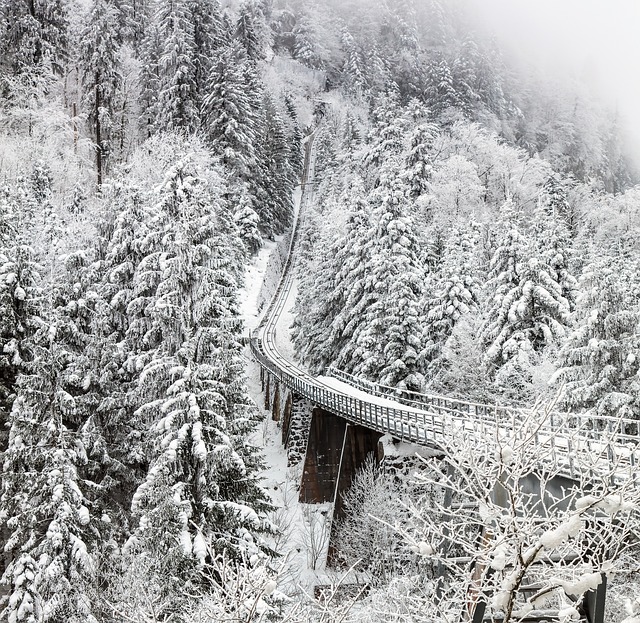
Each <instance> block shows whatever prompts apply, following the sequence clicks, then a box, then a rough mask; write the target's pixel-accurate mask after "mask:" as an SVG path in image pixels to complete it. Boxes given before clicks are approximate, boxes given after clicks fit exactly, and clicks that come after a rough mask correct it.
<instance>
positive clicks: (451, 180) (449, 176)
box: [429, 155, 484, 226]
mask: <svg viewBox="0 0 640 623" xmlns="http://www.w3.org/2000/svg"><path fill="white" fill-rule="evenodd" d="M430 182H431V183H430V186H429V191H430V193H431V195H432V200H431V203H430V205H429V210H430V211H431V213H432V214H433V220H434V222H436V223H442V225H443V226H448V225H449V224H450V223H461V222H462V223H464V222H468V221H469V220H472V221H477V220H480V217H481V216H482V213H483V211H484V203H483V201H482V193H483V188H482V184H481V183H480V179H479V178H478V168H477V167H476V166H475V165H474V164H473V163H472V162H469V160H467V159H466V158H464V157H462V156H459V155H453V156H451V157H449V158H447V159H446V160H445V161H444V162H442V163H440V165H439V166H437V167H435V168H434V170H433V173H432V175H431V180H430Z"/></svg>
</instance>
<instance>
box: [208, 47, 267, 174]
mask: <svg viewBox="0 0 640 623" xmlns="http://www.w3.org/2000/svg"><path fill="white" fill-rule="evenodd" d="M241 58H242V55H241V54H239V50H238V49H237V48H235V49H234V48H229V49H227V50H225V51H224V53H222V54H221V55H220V56H219V58H218V59H217V62H216V63H215V64H214V66H213V67H212V69H211V73H210V75H209V78H208V83H207V95H206V97H205V98H204V101H203V104H202V120H203V129H204V133H205V136H206V138H207V140H208V142H209V145H210V147H211V149H212V151H213V153H214V154H216V155H218V156H220V158H221V159H222V161H223V162H224V164H226V165H228V166H229V167H230V169H231V170H232V171H233V173H234V174H235V175H237V176H239V178H240V179H241V180H243V181H247V180H249V179H250V178H251V176H252V175H255V167H256V153H255V144H256V139H257V134H256V124H257V122H256V115H255V112H254V110H253V108H252V106H251V100H250V97H251V95H253V94H251V93H247V90H248V85H247V82H246V80H245V77H244V73H243V70H244V68H243V67H242V64H241Z"/></svg>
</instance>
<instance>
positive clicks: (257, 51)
mask: <svg viewBox="0 0 640 623" xmlns="http://www.w3.org/2000/svg"><path fill="white" fill-rule="evenodd" d="M261 17H262V16H261V14H260V11H259V9H258V8H257V6H256V5H255V4H254V3H253V2H243V4H242V5H241V6H240V15H239V17H238V21H237V22H236V31H235V36H236V39H237V40H238V41H240V43H241V44H242V46H243V47H244V49H245V51H246V53H247V58H248V59H249V60H251V61H254V62H256V61H261V60H264V58H265V46H266V42H265V40H264V34H263V30H262V29H261V28H260V23H259V22H260V21H261V19H260V18H261Z"/></svg>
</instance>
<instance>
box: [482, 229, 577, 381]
mask: <svg viewBox="0 0 640 623" xmlns="http://www.w3.org/2000/svg"><path fill="white" fill-rule="evenodd" d="M569 313H570V312H569V303H568V301H567V300H566V299H565V298H564V297H563V296H562V288H561V286H560V284H559V283H558V282H557V281H556V280H555V279H554V276H553V275H552V273H551V271H550V270H549V267H548V266H547V265H546V264H545V262H544V261H543V260H542V259H541V258H539V257H536V255H535V249H534V248H532V246H531V245H530V244H529V243H528V242H527V240H526V239H525V238H524V237H523V236H522V234H521V233H520V232H519V231H518V230H517V228H516V227H515V225H513V224H512V225H511V227H510V228H508V229H507V230H506V232H505V234H504V235H503V237H502V240H501V241H500V243H499V245H498V248H497V249H496V251H495V253H494V255H493V258H492V260H491V267H490V272H489V281H488V283H487V308H486V310H485V322H484V324H483V326H482V328H481V333H480V338H481V340H482V342H483V343H484V345H485V348H486V351H485V356H484V359H485V362H486V364H487V365H488V366H489V368H490V369H491V370H492V371H493V372H494V373H495V374H496V382H497V383H498V385H500V386H501V387H502V388H503V389H504V390H505V391H507V392H510V391H515V392H518V391H520V390H521V389H522V388H523V387H524V386H525V385H526V383H528V381H529V379H530V371H531V370H530V369H531V367H532V366H533V365H535V363H537V358H538V355H539V354H540V353H541V352H542V350H543V349H544V348H545V347H546V346H549V345H552V344H557V342H558V340H559V339H560V338H562V337H563V336H564V335H565V333H566V328H567V325H568V323H569Z"/></svg>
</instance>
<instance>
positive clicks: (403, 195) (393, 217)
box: [354, 173, 423, 390]
mask: <svg viewBox="0 0 640 623" xmlns="http://www.w3.org/2000/svg"><path fill="white" fill-rule="evenodd" d="M407 194H408V189H407V187H406V185H405V184H404V183H403V182H402V181H401V179H400V178H399V177H398V176H397V174H396V175H394V174H392V173H390V174H388V175H387V176H384V177H383V178H382V179H381V184H380V186H379V187H378V188H376V189H375V190H374V191H373V192H372V194H371V197H370V200H371V201H372V203H373V205H374V207H373V210H372V227H371V230H370V234H369V235H370V242H369V245H368V246H369V249H368V260H369V264H368V266H367V271H368V273H369V275H370V278H371V279H372V280H373V282H374V284H375V286H374V287H375V295H374V301H373V302H372V304H371V305H370V306H369V307H368V308H367V309H366V311H365V312H364V318H363V319H362V323H361V325H360V326H359V327H358V328H357V329H356V331H355V333H354V339H355V341H356V343H357V345H358V348H357V349H356V351H354V357H357V359H358V361H359V364H358V365H357V367H356V372H357V373H358V374H362V375H363V376H365V377H366V378H368V379H370V380H373V381H376V382H380V383H383V384H385V385H389V386H393V387H395V386H398V387H408V388H410V389H414V390H416V389H420V388H421V386H422V375H421V374H420V372H419V366H418V354H419V353H420V350H421V331H420V326H419V303H420V297H421V294H422V282H423V274H422V269H421V267H420V264H419V262H418V248H419V242H418V238H417V235H416V232H415V228H414V226H413V223H412V220H411V218H410V217H409V216H408V214H407V212H406V203H407Z"/></svg>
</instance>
